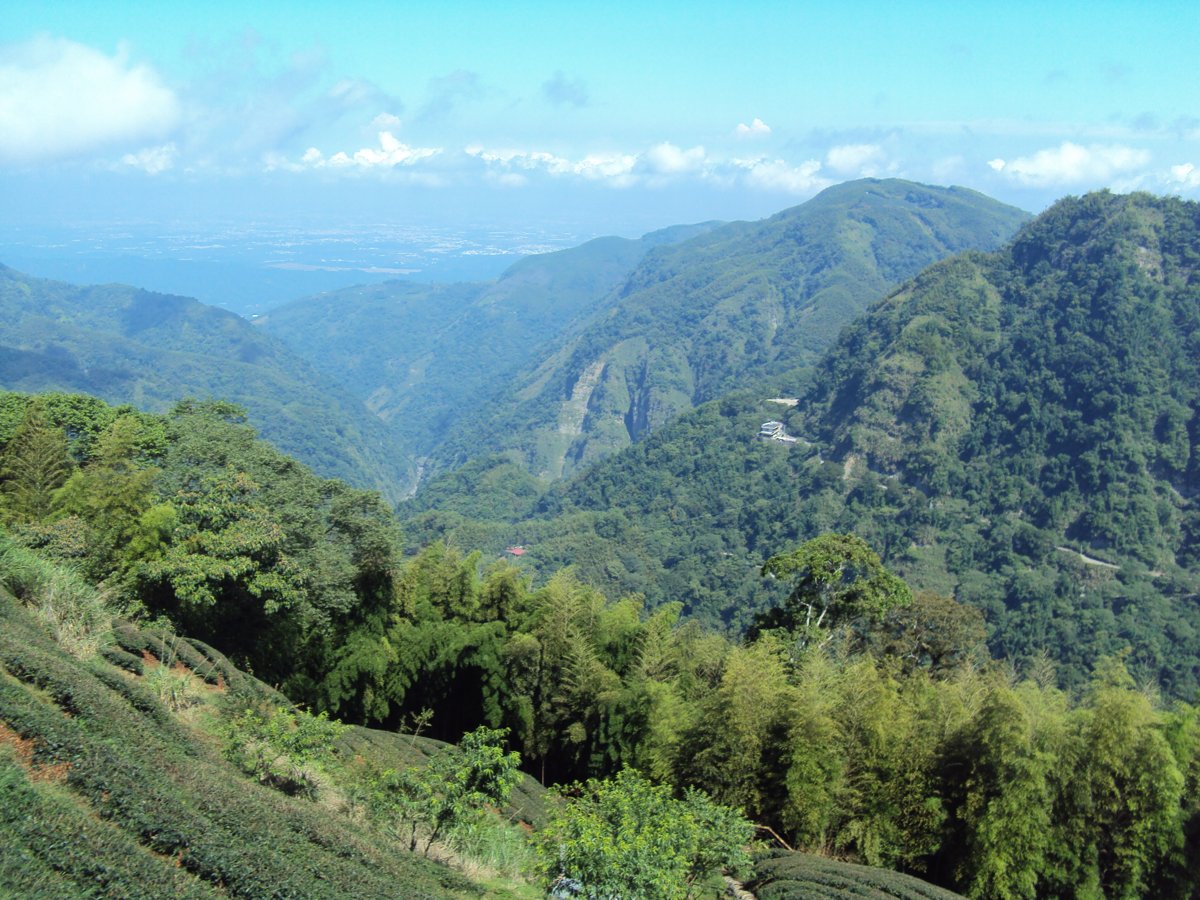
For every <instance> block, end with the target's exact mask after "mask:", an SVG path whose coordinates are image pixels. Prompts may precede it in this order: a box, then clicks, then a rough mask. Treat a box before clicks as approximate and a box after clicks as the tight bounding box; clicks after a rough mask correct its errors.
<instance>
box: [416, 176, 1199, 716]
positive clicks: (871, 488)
mask: <svg viewBox="0 0 1200 900" xmlns="http://www.w3.org/2000/svg"><path fill="white" fill-rule="evenodd" d="M1197 209H1198V207H1197V206H1196V205H1195V204H1193V203H1187V202H1183V201H1179V200H1175V199H1164V198H1154V197H1150V196H1147V195H1133V196H1129V197H1122V196H1113V195H1109V194H1095V195H1089V196H1087V197H1084V198H1079V199H1067V200H1064V201H1061V202H1060V203H1058V204H1056V205H1055V206H1054V207H1053V208H1052V209H1050V210H1049V211H1048V212H1046V213H1045V214H1043V215H1042V216H1040V217H1039V218H1038V219H1037V220H1036V221H1034V222H1033V223H1031V224H1030V225H1028V226H1027V227H1026V228H1024V229H1023V230H1022V231H1021V232H1020V234H1019V235H1018V236H1017V238H1016V239H1015V240H1014V241H1013V242H1012V243H1011V244H1010V245H1009V246H1008V247H1007V248H1006V249H1005V250H1003V251H1002V252H1000V253H997V254H994V255H984V254H968V255H965V256H960V257H957V258H955V259H952V260H949V261H946V262H943V263H940V264H938V265H935V266H933V267H931V268H930V269H928V270H926V271H925V272H923V273H922V274H921V275H920V276H919V277H918V278H916V279H915V280H913V281H912V282H910V283H909V284H907V285H905V287H904V288H903V289H901V290H900V291H898V292H896V293H895V294H893V295H892V296H890V297H889V298H887V299H886V300H885V301H883V302H882V303H880V304H878V305H876V306H875V307H873V308H872V309H871V310H870V312H869V313H868V314H867V315H866V316H865V317H863V318H862V319H861V320H859V321H858V322H856V323H855V324H854V325H852V326H851V327H850V328H848V329H847V330H846V332H845V333H844V334H843V335H842V337H841V338H840V339H839V341H838V342H837V344H836V345H835V346H834V347H833V348H832V349H831V350H830V352H829V353H828V354H827V355H826V356H825V357H824V359H823V360H822V361H821V363H820V364H819V366H818V367H817V370H816V373H815V375H814V376H813V377H812V379H811V381H810V382H808V387H804V388H802V389H801V390H799V391H797V392H796V394H793V396H796V395H797V394H798V396H799V403H798V405H797V406H796V407H795V408H794V409H793V410H791V411H785V410H786V408H785V407H781V406H779V405H776V404H769V403H764V402H762V401H763V394H762V393H759V394H757V395H748V394H740V395H730V396H728V397H726V398H724V399H723V400H721V401H718V402H714V403H711V404H708V405H706V406H703V407H701V408H700V409H698V410H697V411H695V412H693V413H691V414H689V415H688V416H685V417H683V418H682V419H681V420H679V421H678V422H677V423H675V424H674V425H672V426H669V427H667V428H664V429H662V430H660V431H659V432H657V433H655V434H652V435H651V437H650V438H649V439H648V440H646V441H645V442H643V443H642V444H640V445H638V446H635V447H633V448H631V449H630V450H628V451H627V452H626V453H623V454H621V455H620V456H618V457H615V458H613V459H610V460H607V461H605V462H604V463H602V464H601V465H599V466H597V467H594V468H593V469H591V470H589V471H588V472H586V473H585V474H584V475H582V476H581V477H579V478H577V479H575V480H574V481H573V482H571V483H570V484H569V485H566V486H564V487H563V488H562V489H561V490H556V491H551V492H549V493H548V494H546V495H545V496H543V497H542V498H541V499H540V500H538V499H533V498H530V497H529V496H528V491H526V490H524V489H523V488H521V483H520V481H519V480H517V479H515V478H514V479H508V480H503V479H501V480H498V481H497V482H496V483H488V482H486V481H483V480H479V481H477V482H476V483H475V488H476V491H477V493H478V494H479V497H478V499H471V498H470V497H467V498H464V499H463V500H462V501H461V502H458V503H457V504H456V503H455V502H450V503H449V504H448V511H447V512H441V513H425V514H423V516H414V518H413V520H412V522H411V523H410V526H409V529H408V530H409V534H410V537H411V538H413V539H418V540H419V539H421V538H422V537H429V536H432V535H434V534H441V533H444V532H446V531H447V530H449V531H450V532H451V533H456V534H461V535H462V536H463V539H464V540H468V541H470V542H471V544H472V545H481V546H487V547H489V548H490V549H494V550H495V551H496V552H500V551H501V550H502V549H503V547H505V546H508V545H511V544H516V543H522V544H524V545H526V547H527V550H528V552H527V554H526V557H525V559H526V560H529V561H530V562H531V563H533V564H535V565H545V566H546V567H548V568H550V569H553V568H555V567H557V566H559V565H562V564H564V563H566V562H572V563H574V564H575V565H576V566H577V568H578V571H579V572H580V574H581V575H582V576H583V577H584V578H586V579H587V580H589V581H592V582H594V583H597V584H600V585H603V586H605V587H606V589H609V590H613V591H628V590H636V591H641V592H644V593H645V594H646V596H647V597H648V599H649V600H650V601H651V603H660V602H666V601H670V600H680V601H683V602H684V603H685V604H686V605H687V607H688V608H689V609H691V610H692V611H693V612H695V613H697V614H699V615H701V617H703V618H706V619H708V620H709V621H718V620H723V621H728V622H731V623H734V624H736V625H745V624H747V623H748V622H749V620H750V616H751V615H752V613H753V612H754V611H755V610H757V609H761V608H762V607H763V606H764V605H766V604H767V603H770V602H771V601H772V600H773V599H775V598H777V597H778V591H777V589H776V588H775V587H774V586H773V585H772V584H771V583H770V582H763V581H762V580H761V579H760V577H759V575H758V569H759V566H760V565H761V563H762V561H763V560H764V559H765V558H766V557H767V556H769V555H770V554H772V553H773V552H777V550H778V548H780V547H782V546H786V545H788V544H790V543H793V542H795V541H797V540H802V539H804V538H808V537H812V536H814V535H816V534H818V533H820V532H822V531H828V530H837V531H844V530H854V531H856V532H857V533H859V534H862V535H863V536H864V537H866V538H867V540H868V541H870V543H871V544H872V545H873V546H875V547H876V548H878V549H879V550H880V551H881V552H882V554H883V556H884V559H885V561H887V562H888V563H889V564H890V565H892V566H894V567H895V568H896V570H897V571H899V572H900V573H901V574H903V575H904V576H905V577H906V578H908V579H909V580H910V581H911V582H912V583H914V585H915V586H917V587H921V588H928V589H931V590H935V591H938V592H941V593H945V594H953V595H954V596H955V597H957V598H958V599H960V600H962V601H964V602H968V603H970V604H972V605H974V606H977V607H978V608H980V609H982V610H984V612H985V614H986V616H987V621H988V626H989V633H990V639H991V644H992V647H993V649H994V650H995V651H996V652H997V653H999V654H1001V655H1004V656H1009V657H1012V658H1017V659H1020V658H1028V657H1034V656H1037V655H1038V654H1041V653H1043V652H1045V653H1049V654H1050V655H1051V656H1053V657H1055V658H1057V659H1058V660H1059V661H1060V665H1061V666H1062V675H1063V677H1064V678H1065V679H1066V680H1067V681H1068V682H1077V681H1079V680H1080V679H1082V678H1083V677H1085V673H1086V672H1087V670H1088V668H1089V666H1090V663H1091V661H1092V660H1095V659H1096V658H1098V657H1099V656H1101V655H1103V654H1105V653H1110V652H1116V651H1120V650H1122V649H1123V648H1126V647H1130V648H1132V655H1131V657H1130V660H1131V664H1132V665H1133V666H1134V668H1135V669H1136V670H1137V671H1138V672H1139V673H1140V674H1142V675H1144V676H1147V677H1152V678H1154V679H1157V680H1160V681H1161V683H1162V684H1163V685H1164V686H1166V687H1167V688H1168V689H1169V690H1170V691H1172V692H1174V693H1177V694H1179V695H1182V696H1189V695H1191V693H1192V692H1194V691H1195V690H1196V688H1197V686H1198V685H1200V638H1198V637H1197V634H1198V633H1200V632H1198V631H1197V629H1198V628H1200V613H1198V612H1197V608H1196V605H1195V603H1194V602H1193V601H1192V600H1191V599H1189V598H1193V597H1194V596H1195V593H1196V590H1197V581H1196V576H1195V574H1194V566H1195V562H1196V552H1197V551H1196V548H1195V546H1194V545H1195V542H1196V534H1197V531H1198V528H1200V525H1198V522H1200V520H1198V519H1197V518H1196V517H1197V515H1198V514H1197V511H1196V509H1195V508H1194V502H1193V498H1194V497H1195V495H1196V486H1195V482H1196V471H1197V470H1196V465H1197V463H1196V451H1195V447H1196V441H1197V426H1196V421H1197V419H1196V414H1197V393H1198V391H1200V377H1198V375H1197V371H1196V360H1197V359H1198V358H1200V356H1198V354H1197V341H1200V330H1198V329H1197V324H1198V322H1200V313H1198V310H1200V303H1198V300H1200V296H1198V290H1200V287H1198V284H1197V278H1196V275H1195V271H1196V259H1197V256H1198V255H1200V232H1198V225H1197V222H1198V212H1197ZM767 419H782V420H783V421H784V422H785V424H786V430H787V431H788V432H789V433H790V434H792V435H794V436H797V437H799V438H801V439H803V440H802V442H798V443H795V444H781V443H778V442H760V441H758V440H756V434H757V431H758V425H759V424H760V423H761V422H762V421H765V420H767ZM509 486H512V488H513V490H514V492H515V493H516V494H517V499H516V502H515V503H514V504H513V505H512V507H511V508H513V509H515V520H516V524H512V523H513V521H514V519H512V518H510V519H509V522H508V524H505V523H504V521H503V519H504V518H505V517H504V516H496V517H494V518H493V520H492V524H488V523H486V522H476V521H474V519H475V517H473V516H472V515H471V508H472V506H477V507H478V508H482V509H488V508H489V507H491V508H495V509H500V508H502V507H503V506H504V505H505V502H506V497H505V495H504V490H505V489H506V488H507V487H509ZM489 492H490V493H489ZM443 499H446V498H443ZM497 519H499V520H501V521H499V522H497V521H496V520H497Z"/></svg>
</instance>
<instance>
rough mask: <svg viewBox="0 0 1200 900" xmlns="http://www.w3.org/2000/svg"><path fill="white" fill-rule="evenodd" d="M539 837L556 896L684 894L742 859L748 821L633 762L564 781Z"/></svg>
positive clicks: (651, 898)
mask: <svg viewBox="0 0 1200 900" xmlns="http://www.w3.org/2000/svg"><path fill="white" fill-rule="evenodd" d="M564 801H565V802H564V803H563V805H562V807H561V808H560V809H558V810H557V811H556V812H554V813H552V814H551V820H550V823H549V824H548V825H547V826H546V828H545V829H544V830H543V832H542V833H541V834H540V835H539V837H538V845H539V849H540V853H541V856H542V866H543V870H544V872H545V878H546V884H547V886H548V887H549V889H550V891H551V892H552V893H554V894H555V895H556V896H582V897H589V898H605V897H633V896H636V897H645V898H647V900H654V898H683V897H693V896H696V891H697V890H698V889H699V887H700V885H701V884H702V881H703V879H705V878H706V877H707V876H709V875H711V874H714V873H719V872H721V871H722V870H724V869H730V870H736V869H737V868H738V867H740V866H742V865H744V864H745V863H746V862H747V861H748V857H747V855H746V845H747V844H748V843H749V842H750V839H751V837H752V836H753V833H754V829H753V827H752V826H751V825H750V824H749V823H748V822H746V820H745V819H743V818H742V817H741V816H740V815H739V814H738V813H736V812H735V811H734V810H732V809H729V808H728V807H724V806H719V805H718V804H715V803H713V802H712V801H711V800H710V799H709V798H708V797H707V796H706V795H705V794H704V793H702V792H700V791H694V790H689V791H688V792H687V793H686V794H685V795H684V797H683V799H675V798H674V797H672V796H671V791H670V789H669V788H667V787H665V786H663V785H656V784H653V783H652V782H650V781H647V780H646V779H645V778H643V777H642V776H640V775H638V774H637V773H636V772H634V771H633V770H631V769H625V770H622V771H621V772H619V773H618V774H617V775H616V776H615V777H613V778H612V779H609V780H607V781H597V780H591V781H588V782H587V783H586V784H583V785H578V786H576V787H574V788H571V789H568V790H567V791H566V792H565V793H564Z"/></svg>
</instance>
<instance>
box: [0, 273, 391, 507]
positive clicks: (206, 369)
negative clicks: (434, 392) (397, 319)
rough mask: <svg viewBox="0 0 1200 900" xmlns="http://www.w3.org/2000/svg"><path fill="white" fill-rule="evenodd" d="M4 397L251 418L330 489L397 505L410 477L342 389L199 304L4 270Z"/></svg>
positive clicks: (0, 359)
mask: <svg viewBox="0 0 1200 900" xmlns="http://www.w3.org/2000/svg"><path fill="white" fill-rule="evenodd" d="M0 317H2V318H3V321H4V322H5V328H4V332H3V334H2V335H0V387H3V388H6V389H9V390H16V391H25V392H37V391H50V390H62V391H77V392H83V393H89V394H94V395H96V396H98V397H102V398H104V399H105V400H108V401H111V402H114V403H131V404H133V405H135V406H138V407H141V408H143V409H148V410H163V409H166V408H168V407H170V406H171V405H172V404H173V403H175V402H176V401H178V400H180V399H182V398H184V397H200V398H206V397H216V398H219V399H222V400H229V401H232V402H234V403H237V404H240V405H242V406H244V407H245V408H246V409H247V411H248V412H249V414H250V417H251V418H252V419H253V420H254V422H255V424H256V425H257V426H259V428H260V429H261V431H262V434H263V436H264V437H266V438H267V439H268V440H270V441H272V442H273V443H275V444H277V445H278V446H279V447H280V448H282V449H283V450H285V451H287V452H289V453H292V454H295V455H296V456H297V457H299V458H300V459H302V460H304V461H305V462H307V463H308V464H310V465H311V466H313V468H314V469H316V470H317V471H318V472H320V473H321V474H322V475H324V476H326V477H338V478H342V479H345V480H346V481H349V482H351V483H353V484H357V485H359V486H362V487H375V488H378V489H380V490H383V491H384V492H385V493H387V494H390V495H392V496H394V495H395V491H394V485H395V484H396V483H397V482H399V481H401V480H402V478H403V469H402V467H401V466H400V465H399V464H397V463H396V462H395V461H394V459H393V457H392V456H391V455H390V454H389V452H388V449H387V440H386V429H385V428H384V427H383V425H382V423H380V422H379V420H378V419H377V418H376V417H375V416H373V415H371V414H370V413H369V412H368V411H367V410H366V408H365V407H363V405H362V404H361V403H360V402H359V401H358V400H357V399H356V398H354V397H353V396H351V395H350V394H349V393H348V392H347V391H346V390H345V389H343V388H341V387H340V386H338V385H337V384H336V383H334V382H333V381H332V380H331V379H330V378H328V377H326V376H324V375H322V374H321V373H319V372H318V371H317V370H315V369H314V368H313V367H312V366H310V365H309V364H308V363H306V362H305V361H304V360H302V359H300V358H299V357H298V356H297V355H295V354H294V353H291V352H290V351H289V350H288V349H287V348H286V347H285V346H283V344H282V343H280V342H279V341H277V340H275V339H273V338H271V337H269V336H267V335H265V334H262V333H261V332H259V331H257V330H255V329H254V328H253V327H251V325H250V324H249V323H248V322H247V321H246V320H244V319H242V318H241V317H239V316H237V315H234V314H233V313H230V312H226V311H225V310H221V309H218V308H216V307H213V306H207V305H205V304H203V303H200V302H199V301H197V300H191V299H188V298H186V297H176V296H172V295H168V294H156V293H151V292H149V291H143V290H139V289H137V288H133V287H126V286H124V285H98V286H92V287H78V286H75V285H71V284H66V283H64V282H59V281H49V280H45V279H39V278H32V277H29V276H26V275H22V274H21V273H19V272H16V271H14V270H12V269H9V268H6V267H3V266H0Z"/></svg>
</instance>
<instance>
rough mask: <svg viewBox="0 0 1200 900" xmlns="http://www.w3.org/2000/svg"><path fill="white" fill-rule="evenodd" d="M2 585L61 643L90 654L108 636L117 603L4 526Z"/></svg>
mask: <svg viewBox="0 0 1200 900" xmlns="http://www.w3.org/2000/svg"><path fill="white" fill-rule="evenodd" d="M0 587H2V588H3V589H4V590H7V591H8V592H10V593H11V594H12V595H13V596H15V597H16V598H17V599H19V600H21V601H22V602H23V603H24V604H25V605H26V606H27V607H29V608H30V610H31V612H32V613H33V615H34V616H35V617H36V618H37V620H38V621H39V622H40V623H41V624H42V625H43V627H44V628H45V629H46V630H47V632H48V633H49V634H50V635H51V636H52V637H53V638H54V639H55V640H56V641H57V642H58V643H59V645H60V646H61V647H62V648H63V649H64V650H65V651H66V652H67V653H70V654H71V655H72V656H75V657H77V658H79V659H87V658H88V657H90V656H93V655H95V653H96V652H97V651H98V650H100V648H101V647H103V646H104V645H105V644H106V643H107V642H108V641H109V639H110V637H111V633H112V620H113V616H115V615H116V614H117V611H118V609H117V604H116V603H114V600H113V597H112V596H111V595H110V594H107V593H105V592H104V591H103V590H101V589H99V588H96V587H94V586H93V585H91V584H89V583H88V582H87V581H85V580H84V579H83V578H81V577H80V576H79V574H78V573H76V572H74V571H72V570H71V569H69V568H66V567H64V566H62V565H59V564H56V563H54V562H52V561H49V560H46V559H44V558H43V557H41V556H39V555H38V554H36V553H34V552H32V551H30V550H28V549H26V548H25V547H22V546H20V545H19V544H16V543H14V542H13V541H12V539H11V538H9V537H8V536H7V535H5V534H4V533H3V532H0Z"/></svg>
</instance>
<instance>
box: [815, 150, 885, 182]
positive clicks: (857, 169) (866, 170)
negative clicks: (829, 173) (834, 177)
mask: <svg viewBox="0 0 1200 900" xmlns="http://www.w3.org/2000/svg"><path fill="white" fill-rule="evenodd" d="M882 162H883V148H882V147H880V146H879V145H878V144H841V145H839V146H837V147H832V148H830V150H829V152H828V153H826V154H825V164H826V165H827V166H829V168H831V169H833V170H834V171H835V172H839V173H841V174H843V175H863V176H868V177H869V176H872V175H876V174H878V172H879V165H878V164H880V163H882Z"/></svg>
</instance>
